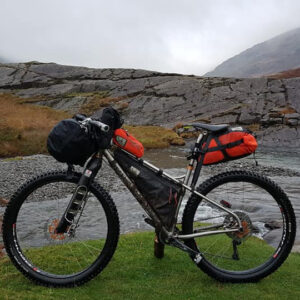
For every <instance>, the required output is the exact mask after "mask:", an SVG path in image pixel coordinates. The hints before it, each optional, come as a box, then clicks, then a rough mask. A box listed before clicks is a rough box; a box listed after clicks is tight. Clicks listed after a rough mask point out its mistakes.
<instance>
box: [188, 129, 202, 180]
mask: <svg viewBox="0 0 300 300" xmlns="http://www.w3.org/2000/svg"><path fill="white" fill-rule="evenodd" d="M202 138H203V134H202V133H200V134H199V136H198V138H197V141H196V144H195V147H194V149H193V153H192V158H191V160H190V162H189V164H188V166H187V172H186V175H185V178H184V184H185V185H188V183H189V180H190V177H191V174H192V171H193V170H194V164H195V161H196V160H195V155H194V154H195V153H196V152H197V151H198V149H199V145H200V142H201V140H202Z"/></svg>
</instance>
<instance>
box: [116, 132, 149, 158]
mask: <svg viewBox="0 0 300 300" xmlns="http://www.w3.org/2000/svg"><path fill="white" fill-rule="evenodd" d="M113 142H114V144H116V145H117V146H118V147H120V148H122V149H124V150H125V151H127V152H129V153H131V154H133V155H134V156H136V157H138V158H140V157H142V156H143V155H144V146H143V145H142V143H141V142H139V141H138V140H137V139H136V138H134V137H133V136H132V135H130V134H129V133H128V132H127V131H126V130H124V129H121V128H119V129H117V130H115V131H114V136H113Z"/></svg>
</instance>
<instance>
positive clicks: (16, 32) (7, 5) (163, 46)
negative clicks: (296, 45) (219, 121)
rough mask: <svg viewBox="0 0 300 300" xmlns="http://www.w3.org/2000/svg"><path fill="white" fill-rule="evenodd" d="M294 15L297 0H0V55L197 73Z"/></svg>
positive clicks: (294, 21) (298, 20)
mask: <svg viewBox="0 0 300 300" xmlns="http://www.w3.org/2000/svg"><path fill="white" fill-rule="evenodd" d="M299 15H300V0H211V1H208V0H148V1H146V0H145V1H143V0H123V1H122V0H107V1H102V0H0V57H4V58H6V59H7V60H11V61H17V62H20V61H22V62H24V61H32V60H36V61H42V62H56V63H60V64H69V65H81V66H88V67H97V68H104V67H105V68H139V69H148V70H157V71H162V72H177V73H185V74H197V75H202V74H204V73H205V72H207V71H210V70H212V69H214V68H215V67H216V66H217V65H218V64H220V63H221V62H223V61H224V60H226V59H228V58H230V57H231V56H233V55H236V54H238V53H239V52H241V51H243V50H245V49H247V48H249V47H251V46H253V45H254V44H257V43H260V42H263V41H265V40H267V39H269V38H271V37H273V36H275V35H278V34H280V33H283V32H285V31H288V30H290V29H293V28H296V27H299V26H300V17H299Z"/></svg>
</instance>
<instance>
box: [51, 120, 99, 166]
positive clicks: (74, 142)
mask: <svg viewBox="0 0 300 300" xmlns="http://www.w3.org/2000/svg"><path fill="white" fill-rule="evenodd" d="M47 148H48V152H49V153H50V155H52V156H53V157H54V158H55V159H56V160H58V161H59V162H64V163H68V164H74V165H80V166H83V165H84V163H85V162H86V160H87V159H88V158H89V157H90V156H91V155H92V154H93V153H94V152H96V151H97V149H98V148H97V144H96V142H95V139H94V138H93V135H92V134H91V133H90V132H89V130H88V129H87V128H84V127H82V126H81V124H80V123H79V122H77V121H76V120H74V119H66V120H62V121H60V122H59V123H58V124H56V125H55V126H54V128H53V129H52V130H51V132H50V134H49V136H48V139H47Z"/></svg>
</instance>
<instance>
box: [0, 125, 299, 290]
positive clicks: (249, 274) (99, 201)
mask: <svg viewBox="0 0 300 300" xmlns="http://www.w3.org/2000/svg"><path fill="white" fill-rule="evenodd" d="M87 123H91V124H93V126H98V127H99V128H101V129H102V130H103V131H106V130H107V126H106V125H105V124H103V123H101V122H93V121H92V120H90V121H89V120H88V119H86V120H85V124H87ZM188 126H189V127H192V128H194V129H195V130H197V131H199V136H198V138H197V141H196V143H195V145H194V147H193V149H192V151H191V153H190V155H189V157H188V161H189V162H188V166H187V171H186V174H184V175H182V176H180V177H174V176H171V175H170V174H168V173H167V172H166V171H164V170H161V169H160V168H157V167H156V166H154V165H153V164H151V163H150V162H148V161H146V160H143V159H142V158H137V157H136V156H134V155H132V154H131V153H129V152H127V151H125V150H124V149H121V148H120V147H118V146H116V145H114V146H111V147H109V148H108V149H100V150H99V151H97V152H96V153H94V154H93V155H92V156H91V157H90V158H89V160H88V161H87V162H86V163H85V166H84V168H83V171H82V172H77V171H75V170H74V168H73V166H72V165H68V168H67V169H66V170H65V171H61V170H58V171H49V172H46V173H44V174H41V175H38V176H36V177H34V178H32V179H30V180H29V181H27V182H26V183H25V184H23V185H22V186H21V187H20V188H19V189H18V190H17V191H16V192H15V194H14V195H13V197H12V199H11V201H10V202H9V204H8V206H7V209H6V211H5V215H4V223H3V239H4V243H5V247H6V251H7V254H8V255H9V257H10V259H11V261H12V262H13V263H14V265H15V266H16V267H17V269H18V270H20V271H21V272H22V273H23V274H24V275H25V276H26V277H28V278H29V279H31V280H33V281H34V282H36V283H38V284H42V285H46V286H51V287H72V286H78V285H81V284H83V283H85V282H87V281H89V280H90V279H92V278H94V277H95V276H96V275H98V274H99V273H100V272H101V271H102V270H103V269H104V268H105V267H106V266H107V264H108V263H109V261H110V260H111V258H112V256H113V254H114V252H115V249H116V247H117V244H118V238H119V232H120V230H119V218H118V212H117V209H116V206H115V204H114V202H113V199H112V198H111V197H110V195H109V193H108V192H107V191H105V190H104V189H103V188H102V187H101V185H100V184H99V183H98V182H96V180H95V177H96V175H97V173H98V171H99V170H100V169H101V167H102V162H103V161H104V162H106V163H107V164H108V165H109V166H110V167H111V168H112V169H113V170H114V172H115V174H116V175H117V176H118V177H119V178H120V179H121V181H122V182H123V183H124V185H125V186H126V187H127V188H128V189H129V191H130V192H131V193H132V195H133V196H134V197H135V198H136V200H137V201H138V202H139V204H140V205H141V206H142V208H143V209H144V210H145V212H146V213H147V218H145V222H147V223H148V224H149V225H150V226H152V227H153V228H154V231H155V233H156V236H157V240H158V243H159V244H161V245H168V246H173V247H176V248H179V249H180V250H182V251H184V252H186V253H187V254H188V256H189V257H190V258H191V259H192V261H193V262H194V263H195V265H196V266H197V267H199V268H200V269H201V270H202V271H204V272H205V273H206V274H208V275H209V276H211V277H213V278H215V279H216V280H219V281H222V282H232V283H241V282H256V281H258V280H260V279H262V278H264V277H266V276H268V275H269V274H271V273H272V272H274V271H275V270H276V269H277V268H278V267H279V266H280V265H281V264H282V263H283V262H284V260H285V259H286V258H287V257H288V255H289V253H290V251H291V249H292V246H293V242H294V239H295V233H296V222H295V214H294V211H293V208H292V205H291V203H290V201H289V199H288V197H287V195H286V194H285V193H284V191H283V190H282V189H281V188H280V187H279V186H278V185H277V184H276V183H275V182H273V181H272V180H270V179H269V178H267V177H265V176H263V175H260V174H257V173H254V172H249V171H244V170H236V171H229V172H224V173H221V174H218V175H216V176H213V177H212V178H209V179H207V180H205V181H204V182H202V183H201V184H200V185H198V187H196V186H197V181H198V178H199V174H200V171H201V168H202V166H203V157H204V154H205V151H204V150H203V149H205V145H208V141H209V140H210V138H211V137H212V136H216V135H218V134H221V133H222V132H224V131H225V130H227V129H228V128H229V126H228V125H208V124H201V123H194V124H189V125H188ZM206 148H207V147H206ZM206 150H207V149H206ZM141 175H143V177H142V179H141V178H140V176H141ZM139 180H140V181H139ZM186 193H190V197H189V199H188V201H187V203H186V205H185V208H184V210H183V214H182V219H179V212H180V208H181V206H182V203H183V198H184V196H185V194H186ZM161 199H163V201H161ZM156 200H157V203H156ZM266 210H267V211H268V214H266V213H265V212H266Z"/></svg>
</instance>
